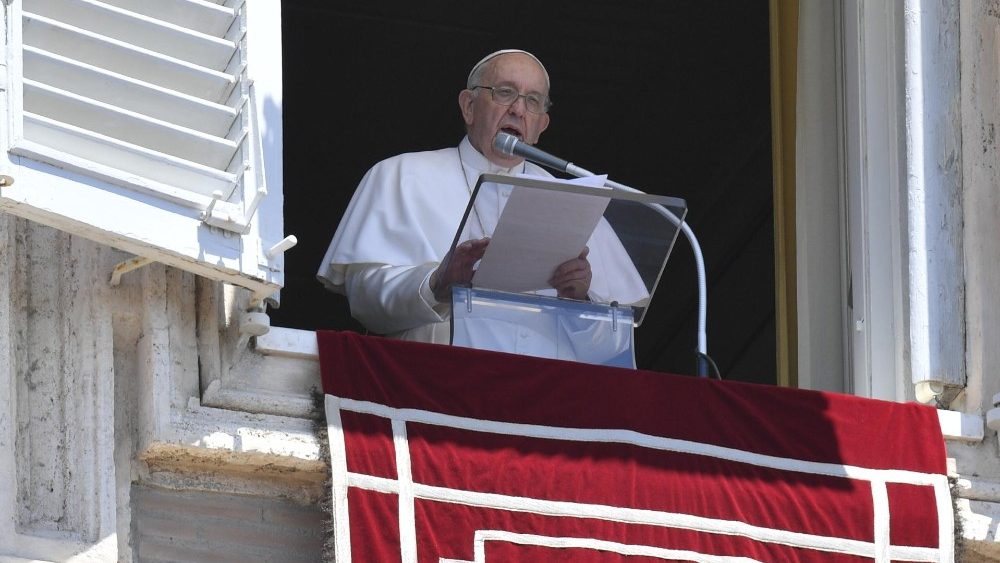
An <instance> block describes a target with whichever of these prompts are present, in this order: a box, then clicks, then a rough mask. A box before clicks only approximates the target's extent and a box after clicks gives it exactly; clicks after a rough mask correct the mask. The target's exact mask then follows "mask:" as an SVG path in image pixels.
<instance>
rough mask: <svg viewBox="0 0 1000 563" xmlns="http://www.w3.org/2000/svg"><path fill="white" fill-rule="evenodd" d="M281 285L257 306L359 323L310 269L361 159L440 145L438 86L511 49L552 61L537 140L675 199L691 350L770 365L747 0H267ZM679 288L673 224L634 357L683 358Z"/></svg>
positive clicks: (682, 366) (766, 133) (759, 70)
mask: <svg viewBox="0 0 1000 563" xmlns="http://www.w3.org/2000/svg"><path fill="white" fill-rule="evenodd" d="M282 12H283V13H282V18H283V19H282V28H283V42H284V50H283V57H284V124H285V129H284V135H285V147H284V150H285V178H284V196H285V230H286V232H287V233H289V234H294V235H296V236H297V237H298V239H299V244H298V246H297V247H295V248H294V249H292V250H291V251H289V252H288V253H287V254H286V265H287V273H286V287H285V289H284V290H283V292H282V303H281V307H280V308H279V309H277V310H272V311H271V321H272V324H274V325H280V326H289V327H296V328H303V329H338V330H341V329H347V330H359V331H360V330H363V329H362V328H361V327H360V325H358V324H357V323H356V322H355V321H354V320H353V319H352V318H351V316H350V311H349V308H348V306H347V303H346V300H345V299H344V298H343V297H341V296H339V295H335V294H332V293H329V292H327V291H325V290H324V289H323V288H322V286H321V285H320V284H319V283H318V282H316V281H315V278H314V276H315V272H316V269H317V266H318V263H319V261H320V260H321V258H322V256H323V253H324V251H325V250H326V247H327V244H328V243H329V241H330V238H331V237H332V236H333V233H334V230H335V229H336V227H337V223H338V222H339V220H340V217H341V214H342V213H343V210H344V208H345V207H346V205H347V203H348V201H349V200H350V198H351V195H352V193H353V191H354V189H355V187H356V186H357V184H358V182H359V180H360V179H361V177H362V176H363V175H364V173H365V171H366V170H367V169H368V168H369V167H370V166H371V165H372V164H374V163H375V162H377V161H379V160H381V159H383V158H386V157H388V156H391V155H394V154H398V153H401V152H409V151H416V150H428V149H438V148H442V147H447V146H454V145H456V144H457V143H458V142H459V141H460V140H461V138H462V135H463V128H462V121H461V119H460V116H459V112H458V103H457V98H458V92H459V90H460V89H461V88H463V87H464V84H465V77H466V75H467V74H468V71H469V69H470V67H471V66H472V65H473V64H474V63H475V62H476V61H477V60H479V58H480V57H482V56H483V55H484V54H486V53H488V52H491V51H493V50H496V49H501V48H511V47H515V48H521V49H526V50H529V51H531V52H533V53H534V54H536V55H537V56H538V57H539V58H540V59H541V60H542V61H543V62H544V63H545V65H546V67H547V68H548V71H549V74H550V76H551V79H552V98H553V100H554V101H555V106H554V108H553V109H552V112H551V117H552V123H551V125H550V126H549V129H548V131H546V133H545V134H544V135H543V136H542V139H541V141H540V143H539V146H540V147H541V148H543V149H545V150H547V151H549V152H551V153H553V154H557V155H559V156H562V157H563V158H567V159H569V160H571V161H573V162H575V163H577V164H579V165H580V166H583V167H585V168H588V169H590V170H593V171H595V172H598V173H605V172H606V173H608V174H609V175H610V177H611V178H612V179H616V180H618V181H620V182H622V183H625V184H628V185H631V186H634V187H637V188H640V189H643V190H645V191H647V192H650V193H656V194H663V195H670V196H675V197H680V198H684V199H685V200H686V201H687V203H688V207H689V211H688V223H689V224H690V226H691V228H692V229H693V230H694V232H695V233H696V234H697V236H698V239H699V241H700V242H701V246H702V249H703V252H704V255H705V260H706V267H707V270H708V286H709V300H708V305H709V315H708V339H709V340H708V346H709V354H710V355H711V356H712V357H713V358H714V360H715V361H716V362H717V364H718V366H719V368H720V370H721V372H722V375H723V377H724V378H726V379H735V380H743V381H755V382H763V383H774V382H775V379H776V378H775V314H774V239H773V237H774V234H773V213H772V207H773V206H772V186H771V177H772V173H771V127H770V94H769V47H768V45H769V44H768V41H769V40H768V2H767V1H766V0H753V1H740V2H733V1H731V0H670V1H662V0H642V1H639V0H631V1H617V2H611V1H607V0H604V1H597V0H574V1H572V2H570V1H565V0H564V1H549V2H521V1H516V0H514V1H511V2H502V3H493V2H489V3H484V2H457V1H442V2H431V3H428V2H410V3H402V2H385V1H365V2H361V1H356V0H351V1H329V0H322V1H321V0H297V1H286V2H284V3H283V5H282ZM696 310H697V291H696V282H695V270H694V262H693V255H692V252H691V249H690V246H689V245H688V243H687V241H686V240H685V239H683V237H681V238H680V239H678V242H677V244H676V245H675V247H674V251H673V255H672V256H671V258H670V262H669V263H668V264H667V269H666V271H665V272H664V275H663V278H662V279H661V282H660V286H659V289H658V293H657V296H656V298H655V299H654V300H653V303H652V307H651V309H650V311H649V313H648V315H647V318H646V321H645V323H644V324H643V326H642V327H640V328H639V330H638V332H637V335H636V338H637V354H636V356H637V357H636V359H637V362H638V364H639V367H640V368H643V369H651V370H656V371H663V372H671V373H680V374H690V373H693V371H694V348H695V338H696V334H695V332H696V330H695V321H696V319H695V316H696Z"/></svg>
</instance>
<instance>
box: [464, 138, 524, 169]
mask: <svg viewBox="0 0 1000 563" xmlns="http://www.w3.org/2000/svg"><path fill="white" fill-rule="evenodd" d="M458 152H459V155H460V156H461V158H462V163H463V164H464V165H465V168H466V170H467V171H469V172H471V171H473V170H475V171H476V172H477V173H476V174H474V176H475V177H477V178H478V177H479V174H482V173H489V174H519V173H521V172H523V171H524V163H523V162H522V163H520V164H515V165H514V166H512V167H510V168H506V167H503V166H500V165H499V164H495V163H493V162H490V161H489V159H487V158H486V157H485V156H483V153H481V152H479V151H478V150H476V147H474V146H472V143H471V142H470V141H469V137H468V136H466V137H465V138H463V139H462V142H461V143H459V144H458Z"/></svg>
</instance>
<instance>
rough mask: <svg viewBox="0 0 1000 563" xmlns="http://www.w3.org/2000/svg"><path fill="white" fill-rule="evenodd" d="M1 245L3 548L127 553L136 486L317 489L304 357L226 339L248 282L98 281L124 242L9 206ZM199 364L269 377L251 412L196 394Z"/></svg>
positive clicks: (293, 495) (67, 555) (162, 275)
mask: <svg viewBox="0 0 1000 563" xmlns="http://www.w3.org/2000/svg"><path fill="white" fill-rule="evenodd" d="M0 253H2V255H3V257H4V260H2V261H0V388H2V389H4V392H3V393H0V474H4V475H11V476H13V478H11V479H3V480H0V557H10V558H21V559H29V560H30V559H38V560H51V561H132V560H136V559H135V558H136V556H137V554H139V553H140V552H138V551H136V550H137V549H138V547H139V545H140V543H139V539H140V538H139V537H137V536H135V535H134V531H135V529H136V521H135V515H134V510H133V509H134V507H135V505H136V499H135V498H133V494H134V491H135V488H134V483H136V482H145V483H149V484H155V485H156V486H158V487H159V488H161V489H162V490H164V491H167V490H169V491H176V492H178V493H179V494H180V493H183V494H197V493H205V494H208V493H215V494H223V493H224V494H225V495H241V496H239V497H238V498H239V499H241V500H240V502H253V499H257V500H258V501H260V502H272V501H273V502H278V503H287V502H294V503H297V504H299V505H302V506H312V505H314V504H315V503H316V502H317V500H318V499H319V498H320V497H321V496H322V491H323V487H322V483H323V480H324V479H325V475H326V469H325V464H324V463H323V462H322V461H321V460H320V455H319V446H318V443H317V442H316V439H315V435H314V433H313V424H314V416H315V414H314V413H313V412H312V410H311V409H306V408H305V407H304V406H302V405H304V404H305V402H306V401H308V400H309V398H308V394H309V392H310V391H309V390H310V389H311V388H313V387H316V386H317V385H318V373H317V370H316V365H315V362H311V363H310V362H305V364H302V363H301V362H300V363H299V364H296V363H295V362H294V361H292V363H291V364H288V363H283V364H281V363H280V362H279V364H281V365H276V364H274V362H268V361H264V360H263V359H262V358H261V357H259V356H258V355H256V354H254V353H253V352H248V351H246V350H245V349H244V350H242V351H240V350H238V349H237V346H238V345H239V346H244V347H245V346H246V344H247V342H246V340H245V339H242V340H241V339H240V337H239V330H238V326H237V324H236V323H235V322H233V321H232V319H236V318H238V314H237V313H238V307H240V306H241V305H240V302H241V299H242V300H243V301H245V300H246V297H245V293H246V292H245V290H236V291H233V290H228V297H229V298H228V299H227V298H226V297H227V290H225V289H224V288H223V287H222V286H221V285H220V284H218V283H215V282H208V281H206V280H198V279H197V278H196V277H195V276H193V275H192V274H189V273H185V272H182V271H179V270H176V269H173V268H166V267H164V266H162V265H159V264H150V265H148V266H145V267H144V268H142V269H140V270H137V271H134V272H131V273H129V274H126V275H125V276H124V277H123V278H122V281H121V284H120V285H119V286H117V287H110V286H109V284H108V278H109V276H110V273H111V271H112V269H113V268H114V266H115V265H116V264H117V263H119V262H121V261H123V260H125V259H127V258H129V256H128V255H127V254H125V253H122V252H119V251H116V250H114V249H111V248H108V247H104V246H101V245H99V244H96V243H92V242H89V241H86V240H84V239H80V238H78V237H74V236H71V235H68V234H65V233H62V232H60V231H58V230H55V229H52V228H49V227H44V226H41V225H38V224H35V223H32V222H30V221H26V220H23V219H15V218H13V217H12V216H10V215H6V214H0ZM205 295H209V296H213V298H211V299H206V298H205ZM234 358H235V360H234ZM260 370H264V371H267V372H269V373H270V374H271V377H270V378H269V377H265V376H264V375H263V374H261V373H258V372H259V371H260ZM202 373H208V374H214V377H215V378H214V380H215V381H219V380H221V379H223V378H225V379H226V380H228V381H232V382H238V381H242V380H243V379H246V380H247V381H267V382H268V383H267V386H268V388H267V389H266V391H267V392H266V393H265V396H257V395H256V393H257V391H258V390H257V389H256V387H255V386H249V387H244V388H243V389H241V392H242V393H244V395H246V396H247V397H248V398H249V399H248V400H249V402H250V403H253V404H258V405H261V407H260V408H259V409H258V410H259V411H260V412H240V411H239V410H234V409H221V408H213V407H208V406H202V404H201V399H202V393H201V391H202V387H203V386H205V385H204V382H203V381H202V377H201V374H202ZM283 373H289V374H291V375H290V376H289V377H288V378H284V379H283V376H282V374H283ZM310 378H311V380H310ZM286 379H287V381H292V382H294V385H291V387H289V388H287V389H286V388H285V387H283V384H282V381H285V380H286ZM272 403H280V404H296V405H300V406H302V408H300V409H299V411H300V414H302V416H300V417H295V416H281V415H278V414H277V411H281V408H276V407H274V406H273V405H272ZM218 498H226V499H228V498H236V497H231V496H226V497H218ZM262 499H271V500H268V501H264V500H262ZM278 499H285V500H278ZM220 502H222V504H220V506H223V507H224V506H225V502H223V501H220ZM237 504H238V503H237ZM259 526H263V527H264V528H266V527H267V523H266V522H265V523H261V524H260V525H259ZM279 528H280V527H276V528H274V530H271V531H268V532H266V533H268V534H272V535H274V534H277V535H275V536H274V537H275V538H278V537H279V536H280V535H281V534H282V533H284V532H281V530H280V529H279ZM151 541H152V540H151ZM157 541H158V540H157ZM227 541H228V540H227ZM275 541H278V539H276V540H275ZM154 543H156V542H155V541H153V543H150V544H149V545H153V544H154ZM276 545H277V544H276ZM161 547H162V546H161ZM144 549H152V548H144ZM150 553H152V552H150ZM164 553H166V552H164ZM316 553H317V554H318V551H317V552H316ZM317 557H318V555H317ZM140 558H141V557H140ZM151 560H155V559H151ZM303 560H309V558H308V557H304V558H303Z"/></svg>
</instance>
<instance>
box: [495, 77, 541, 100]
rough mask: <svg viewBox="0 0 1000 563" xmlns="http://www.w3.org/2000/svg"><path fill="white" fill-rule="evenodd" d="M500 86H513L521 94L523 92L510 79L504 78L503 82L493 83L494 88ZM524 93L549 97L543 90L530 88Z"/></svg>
mask: <svg viewBox="0 0 1000 563" xmlns="http://www.w3.org/2000/svg"><path fill="white" fill-rule="evenodd" d="M500 86H508V87H510V88H513V89H515V90H517V92H518V93H519V94H520V93H522V92H521V90H520V89H518V88H517V86H515V84H514V83H513V82H512V81H510V80H504V81H501V82H497V83H496V84H494V85H493V87H494V88H498V87H500ZM523 94H524V95H529V94H533V95H536V96H541V97H543V98H545V97H548V95H547V94H543V93H542V92H539V91H538V90H528V91H527V92H524V93H523Z"/></svg>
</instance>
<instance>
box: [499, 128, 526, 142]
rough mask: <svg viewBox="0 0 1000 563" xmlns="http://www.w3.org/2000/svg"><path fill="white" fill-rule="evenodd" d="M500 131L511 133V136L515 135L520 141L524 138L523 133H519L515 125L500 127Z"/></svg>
mask: <svg viewBox="0 0 1000 563" xmlns="http://www.w3.org/2000/svg"><path fill="white" fill-rule="evenodd" d="M500 131H501V132H503V133H507V134H508V135H513V136H515V137H517V138H518V139H519V140H521V141H523V140H524V134H523V133H521V131H520V129H518V128H516V127H510V126H508V127H501V128H500Z"/></svg>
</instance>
